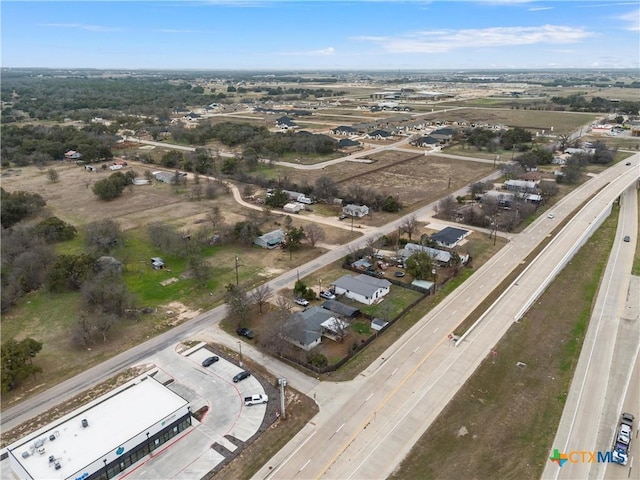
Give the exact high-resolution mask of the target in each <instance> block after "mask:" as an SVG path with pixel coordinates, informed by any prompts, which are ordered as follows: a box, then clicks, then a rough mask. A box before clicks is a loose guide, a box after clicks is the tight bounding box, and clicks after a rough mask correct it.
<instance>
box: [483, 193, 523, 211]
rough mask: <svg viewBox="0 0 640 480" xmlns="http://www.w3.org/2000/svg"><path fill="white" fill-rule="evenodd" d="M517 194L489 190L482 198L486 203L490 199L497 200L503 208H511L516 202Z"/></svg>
mask: <svg viewBox="0 0 640 480" xmlns="http://www.w3.org/2000/svg"><path fill="white" fill-rule="evenodd" d="M515 198H516V196H515V194H513V193H509V192H501V191H499V190H489V191H488V192H486V193H485V194H484V195H483V196H482V201H483V202H486V201H487V200H489V199H495V200H496V201H497V202H498V205H500V206H501V207H502V208H511V205H513V202H514V201H515Z"/></svg>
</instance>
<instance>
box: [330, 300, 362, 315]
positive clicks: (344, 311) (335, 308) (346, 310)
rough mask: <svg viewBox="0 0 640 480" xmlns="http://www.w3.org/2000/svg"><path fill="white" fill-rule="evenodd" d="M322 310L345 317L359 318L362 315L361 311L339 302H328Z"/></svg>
mask: <svg viewBox="0 0 640 480" xmlns="http://www.w3.org/2000/svg"><path fill="white" fill-rule="evenodd" d="M320 306H321V307H322V308H324V309H326V310H329V311H331V312H333V313H337V314H338V315H342V316H343V317H357V316H358V315H360V309H359V308H356V307H352V306H350V305H346V304H344V303H342V302H339V301H338V300H326V301H325V302H324V303H323V304H322V305H320Z"/></svg>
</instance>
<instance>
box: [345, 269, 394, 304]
mask: <svg viewBox="0 0 640 480" xmlns="http://www.w3.org/2000/svg"><path fill="white" fill-rule="evenodd" d="M333 286H334V290H335V292H336V294H337V295H342V294H344V295H345V296H346V297H347V298H350V299H352V300H355V301H356V302H360V303H364V304H365V305H372V304H374V303H377V302H379V301H380V300H381V299H382V297H384V296H385V295H386V294H387V293H389V287H391V282H389V280H384V279H380V278H375V277H371V276H369V275H364V274H361V275H357V276H355V277H352V276H351V275H344V276H342V277H340V278H339V279H338V280H336V281H335V282H334V283H333Z"/></svg>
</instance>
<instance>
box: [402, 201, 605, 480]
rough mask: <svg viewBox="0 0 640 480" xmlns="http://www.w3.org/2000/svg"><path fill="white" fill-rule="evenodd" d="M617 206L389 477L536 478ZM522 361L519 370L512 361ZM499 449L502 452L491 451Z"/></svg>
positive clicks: (578, 344)
mask: <svg viewBox="0 0 640 480" xmlns="http://www.w3.org/2000/svg"><path fill="white" fill-rule="evenodd" d="M616 223H617V209H614V215H613V216H612V217H610V218H609V219H608V220H607V221H606V222H605V223H604V224H603V226H602V227H601V228H600V229H599V230H598V232H596V234H595V235H594V236H593V237H592V239H591V240H589V242H588V243H587V244H586V245H585V247H584V248H583V249H582V250H581V251H580V252H579V253H578V255H577V256H576V257H575V258H574V259H573V260H572V261H571V263H570V264H569V266H568V267H567V268H565V269H564V271H563V272H562V273H561V274H560V275H559V276H558V278H557V279H556V280H555V281H554V282H553V283H552V284H551V286H550V287H549V288H548V289H547V291H546V292H545V293H544V294H543V296H542V297H541V298H540V300H539V301H538V302H536V303H535V305H534V307H533V308H532V309H531V310H529V312H527V314H526V315H525V316H524V317H523V319H521V320H520V322H519V323H517V324H513V326H512V327H511V329H510V330H509V331H508V332H507V334H506V335H505V336H504V337H503V338H502V339H501V340H500V341H499V342H498V344H497V346H496V347H495V349H496V351H497V352H498V353H497V356H496V358H490V357H489V356H487V358H486V359H485V360H484V362H483V363H482V364H481V365H480V367H479V368H478V370H477V371H476V372H475V373H474V374H473V376H472V377H471V378H470V379H469V380H468V381H467V382H466V384H465V385H464V386H463V387H462V388H461V389H460V390H459V391H458V393H457V394H456V396H455V397H454V399H453V400H452V401H451V402H450V403H449V405H448V406H447V407H446V408H445V410H444V411H443V412H442V413H441V414H440V415H439V416H438V418H437V419H436V421H435V422H434V423H433V424H432V425H431V427H430V428H429V430H427V432H426V433H425V434H424V435H423V436H422V438H421V439H420V440H419V442H418V443H417V444H416V445H415V447H414V448H413V450H412V451H411V453H410V454H409V455H408V456H407V458H405V460H404V462H403V463H402V464H401V466H400V467H399V469H398V470H397V471H396V472H395V473H394V475H393V476H392V478H395V479H403V478H407V479H410V478H411V479H413V478H418V477H419V478H425V479H428V478H434V479H449V478H450V479H459V478H483V479H493V478H495V479H502V478H538V477H539V476H540V474H541V473H542V469H543V468H544V465H545V463H546V462H547V461H548V459H547V456H548V455H547V453H548V451H549V449H550V447H551V443H552V441H553V437H554V435H555V431H556V429H557V425H558V422H559V420H560V416H561V414H562V409H563V406H564V402H565V399H566V392H567V391H568V389H569V384H570V382H571V378H572V375H573V370H574V368H575V364H576V362H577V359H578V356H579V354H580V349H581V346H582V340H583V338H584V334H585V332H586V328H587V325H588V321H589V316H590V311H591V308H592V303H593V300H594V297H595V294H596V291H597V289H598V284H599V281H600V277H601V275H602V272H603V270H604V265H605V263H606V261H607V255H608V252H609V251H610V248H611V244H612V242H613V238H614V236H615V228H616ZM519 361H521V362H524V363H526V367H524V368H519V367H517V366H516V362H519ZM496 452H500V454H499V455H498V454H496Z"/></svg>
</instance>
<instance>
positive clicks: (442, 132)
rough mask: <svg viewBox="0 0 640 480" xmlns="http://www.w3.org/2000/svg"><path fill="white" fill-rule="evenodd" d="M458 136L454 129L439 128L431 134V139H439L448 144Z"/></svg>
mask: <svg viewBox="0 0 640 480" xmlns="http://www.w3.org/2000/svg"><path fill="white" fill-rule="evenodd" d="M455 134H456V131H455V130H454V129H453V128H439V129H437V130H434V131H433V132H431V133H430V134H429V136H430V137H433V138H437V139H438V140H440V141H445V142H448V141H449V140H451V139H452V138H453V136H454V135H455Z"/></svg>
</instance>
